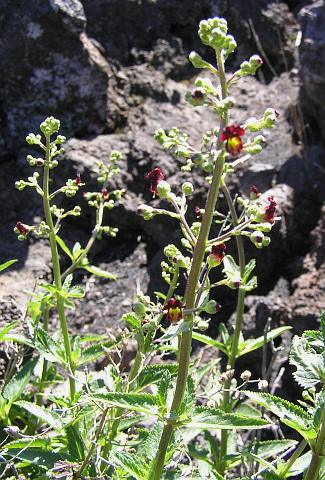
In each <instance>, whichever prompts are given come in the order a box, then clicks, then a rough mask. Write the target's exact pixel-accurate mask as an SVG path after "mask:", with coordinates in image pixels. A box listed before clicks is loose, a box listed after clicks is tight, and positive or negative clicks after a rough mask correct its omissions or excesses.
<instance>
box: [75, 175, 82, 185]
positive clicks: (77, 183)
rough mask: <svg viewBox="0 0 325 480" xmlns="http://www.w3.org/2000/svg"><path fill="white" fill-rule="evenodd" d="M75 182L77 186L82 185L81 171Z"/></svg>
mask: <svg viewBox="0 0 325 480" xmlns="http://www.w3.org/2000/svg"><path fill="white" fill-rule="evenodd" d="M75 182H76V185H77V187H80V186H81V185H82V183H81V176H80V173H77V175H76V180H75Z"/></svg>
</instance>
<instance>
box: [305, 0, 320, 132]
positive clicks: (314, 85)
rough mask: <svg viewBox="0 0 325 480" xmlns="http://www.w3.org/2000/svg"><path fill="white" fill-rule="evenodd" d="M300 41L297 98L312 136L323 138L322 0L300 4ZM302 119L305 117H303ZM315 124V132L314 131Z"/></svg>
mask: <svg viewBox="0 0 325 480" xmlns="http://www.w3.org/2000/svg"><path fill="white" fill-rule="evenodd" d="M299 19H300V25H301V32H302V40H301V44H300V49H299V56H300V76H301V80H302V90H301V94H300V99H301V103H302V108H303V111H304V113H305V115H306V119H307V120H308V119H310V120H311V129H312V136H313V137H314V138H315V137H316V138H317V136H318V135H320V136H321V137H322V139H323V140H325V107H324V105H325V37H324V29H325V6H324V2H323V0H318V1H315V2H312V4H311V5H307V6H306V7H304V8H303V9H302V10H301V12H300V15H299ZM305 122H306V120H305ZM314 126H317V127H316V132H315V131H314V128H313V127H314Z"/></svg>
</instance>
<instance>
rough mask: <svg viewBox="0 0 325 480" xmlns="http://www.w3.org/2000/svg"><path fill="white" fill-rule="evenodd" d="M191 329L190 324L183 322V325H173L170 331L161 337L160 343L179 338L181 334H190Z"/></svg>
mask: <svg viewBox="0 0 325 480" xmlns="http://www.w3.org/2000/svg"><path fill="white" fill-rule="evenodd" d="M189 329H190V325H189V322H185V321H183V322H181V323H176V324H175V325H171V326H170V327H169V328H168V329H167V332H166V333H165V334H164V335H163V336H162V337H160V339H159V341H160V342H167V341H170V340H172V339H173V338H176V337H178V335H180V334H181V333H184V332H188V331H189Z"/></svg>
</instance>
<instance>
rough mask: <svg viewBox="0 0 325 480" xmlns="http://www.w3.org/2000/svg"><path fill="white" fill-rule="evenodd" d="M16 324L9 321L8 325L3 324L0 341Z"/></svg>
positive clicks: (3, 339)
mask: <svg viewBox="0 0 325 480" xmlns="http://www.w3.org/2000/svg"><path fill="white" fill-rule="evenodd" d="M16 325H17V322H11V323H8V325H5V326H4V327H3V328H2V329H1V330H0V342H3V341H5V337H6V335H7V334H8V333H9V332H11V330H13V329H14V328H15V326H16Z"/></svg>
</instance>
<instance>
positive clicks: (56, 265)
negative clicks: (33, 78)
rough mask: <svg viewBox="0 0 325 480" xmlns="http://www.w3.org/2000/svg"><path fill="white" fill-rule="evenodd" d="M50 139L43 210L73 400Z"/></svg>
mask: <svg viewBox="0 0 325 480" xmlns="http://www.w3.org/2000/svg"><path fill="white" fill-rule="evenodd" d="M49 162H50V137H49V136H48V135H47V136H46V150H45V163H44V177H43V192H44V195H43V208H44V215H45V220H46V223H47V225H48V227H49V229H50V232H49V238H50V247H51V256H52V264H53V276H54V284H55V286H56V289H57V293H56V308H57V311H58V315H59V320H60V327H61V332H62V336H63V343H64V350H65V356H66V360H67V363H68V366H69V372H68V374H69V384H70V397H71V399H73V398H74V395H75V393H76V385H75V380H74V371H75V369H74V365H73V362H72V354H71V343H70V337H69V332H68V324H67V319H66V317H65V310H64V299H63V297H62V296H61V293H60V292H61V290H62V280H61V268H60V261H59V254H58V247H57V243H56V238H55V230H54V224H53V219H52V215H51V211H50V200H49V197H50V194H49V177H50V166H49Z"/></svg>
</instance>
